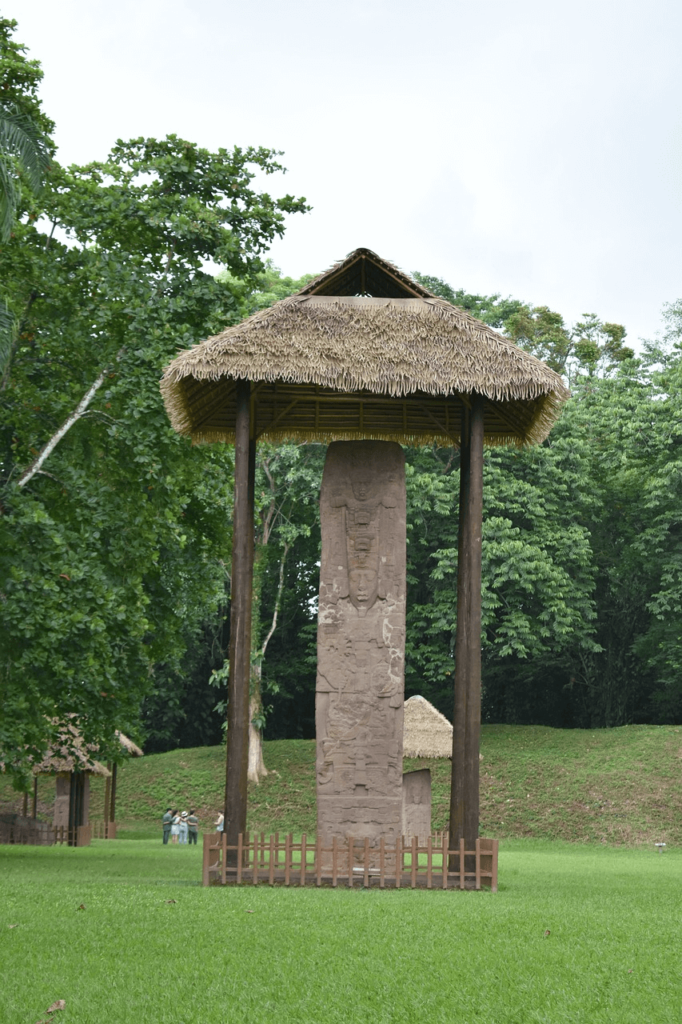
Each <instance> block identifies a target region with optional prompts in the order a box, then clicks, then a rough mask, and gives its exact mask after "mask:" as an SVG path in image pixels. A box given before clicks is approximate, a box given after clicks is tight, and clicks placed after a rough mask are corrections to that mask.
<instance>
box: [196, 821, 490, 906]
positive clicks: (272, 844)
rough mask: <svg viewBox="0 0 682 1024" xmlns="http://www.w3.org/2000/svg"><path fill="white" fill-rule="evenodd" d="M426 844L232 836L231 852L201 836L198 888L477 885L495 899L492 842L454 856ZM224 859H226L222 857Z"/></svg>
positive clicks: (442, 838) (444, 845) (444, 842)
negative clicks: (324, 842)
mask: <svg viewBox="0 0 682 1024" xmlns="http://www.w3.org/2000/svg"><path fill="white" fill-rule="evenodd" d="M438 838H439V842H437V843H436V842H434V837H433V836H429V838H428V839H427V840H426V843H420V842H419V840H418V839H417V837H416V836H414V837H413V838H412V839H406V837H404V836H401V837H399V838H398V839H397V840H396V842H395V843H394V844H393V843H386V842H385V841H384V839H383V838H382V839H381V840H380V843H379V847H378V848H376V847H375V848H370V845H369V840H368V839H354V838H353V837H352V836H349V837H348V838H347V840H346V841H344V842H341V841H339V840H337V839H333V840H332V844H331V846H323V845H322V843H321V840H320V839H319V838H318V839H316V840H310V841H309V840H308V838H307V836H305V835H302V836H301V840H300V842H298V843H295V842H294V838H293V834H292V833H289V834H288V835H286V836H285V837H284V838H283V839H282V838H280V835H279V833H278V832H276V833H274V835H271V836H268V837H266V836H265V833H263V832H261V833H260V834H254V835H253V837H252V836H251V835H250V834H249V833H248V832H247V833H246V834H245V835H241V834H240V835H239V837H238V840H237V845H236V846H228V845H227V837H226V836H225V835H224V834H222V833H220V832H216V833H207V834H205V835H204V837H203V841H204V849H203V855H204V856H203V877H202V884H203V885H244V884H250V885H258V884H259V883H265V884H268V885H299V886H305V885H315V886H322V885H324V886H331V887H332V888H335V887H337V886H338V885H345V886H347V887H348V888H351V889H352V888H353V887H354V886H356V885H360V886H363V887H364V888H369V887H370V886H376V887H378V888H379V889H386V888H395V889H400V888H401V887H402V888H410V889H419V888H423V889H480V888H481V887H482V886H483V885H485V886H486V887H490V889H491V890H492V891H493V892H497V855H498V840H497V839H477V840H476V844H475V849H473V850H466V849H465V847H464V840H463V839H462V840H461V841H460V843H459V845H458V847H457V849H455V850H450V849H448V836H447V833H441V834H439V836H438ZM228 854H232V856H228Z"/></svg>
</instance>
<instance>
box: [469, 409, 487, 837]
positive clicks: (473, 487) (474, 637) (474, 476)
mask: <svg viewBox="0 0 682 1024" xmlns="http://www.w3.org/2000/svg"><path fill="white" fill-rule="evenodd" d="M484 408H485V400H484V399H483V397H482V396H481V395H477V396H476V397H475V398H474V400H473V402H472V405H471V459H470V481H469V537H470V541H469V560H470V569H469V573H470V575H469V586H470V588H471V599H470V604H469V615H470V626H469V637H470V640H469V651H468V654H469V658H468V661H469V668H468V673H467V674H468V681H467V682H468V685H467V709H466V740H465V749H464V762H465V783H464V839H465V841H466V845H467V847H468V849H470V850H473V849H474V846H475V844H476V840H477V839H478V826H479V818H480V792H479V756H480V751H481V551H482V534H483V433H484V428H483V415H484Z"/></svg>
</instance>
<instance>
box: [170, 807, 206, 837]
mask: <svg viewBox="0 0 682 1024" xmlns="http://www.w3.org/2000/svg"><path fill="white" fill-rule="evenodd" d="M161 820H162V824H163V845H164V846H166V844H167V843H168V839H169V838H170V841H171V843H189V844H190V846H191V844H192V843H194V844H195V845H196V842H197V836H198V835H199V819H198V818H197V816H196V814H195V813H194V811H190V812H189V814H188V813H187V811H182V813H181V812H180V811H174V810H172V809H171V808H170V807H167V808H166V813H165V814H164V816H163V818H162V819H161Z"/></svg>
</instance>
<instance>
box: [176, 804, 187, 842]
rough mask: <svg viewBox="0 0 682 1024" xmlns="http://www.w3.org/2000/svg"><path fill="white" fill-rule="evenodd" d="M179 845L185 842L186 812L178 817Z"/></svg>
mask: <svg viewBox="0 0 682 1024" xmlns="http://www.w3.org/2000/svg"><path fill="white" fill-rule="evenodd" d="M178 842H179V843H186V842H187V811H183V812H182V814H181V815H180V838H179V839H178Z"/></svg>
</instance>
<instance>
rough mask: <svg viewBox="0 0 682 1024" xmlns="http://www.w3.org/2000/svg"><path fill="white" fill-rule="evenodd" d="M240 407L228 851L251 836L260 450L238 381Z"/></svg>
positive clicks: (247, 390)
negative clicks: (252, 677) (253, 625)
mask: <svg viewBox="0 0 682 1024" xmlns="http://www.w3.org/2000/svg"><path fill="white" fill-rule="evenodd" d="M236 404H237V409H236V422H235V443H234V513H233V533H232V588H231V589H232V592H231V600H230V674H229V680H228V688H227V765H226V777H225V819H224V825H223V828H224V832H225V835H226V837H227V845H228V846H236V845H237V838H238V836H239V834H240V833H241V834H242V835H243V834H244V833H245V832H246V798H247V787H246V781H247V772H248V758H249V680H250V675H251V590H252V576H253V509H254V484H255V479H254V478H255V448H256V442H255V431H254V429H253V424H252V415H251V385H250V383H249V381H248V380H238V381H237V387H236Z"/></svg>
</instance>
